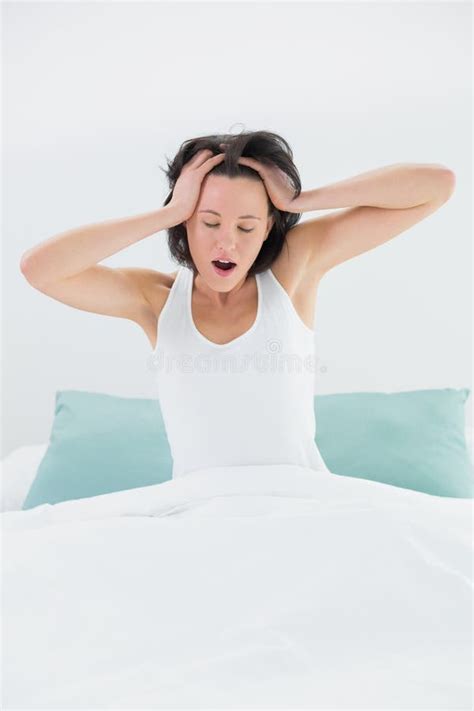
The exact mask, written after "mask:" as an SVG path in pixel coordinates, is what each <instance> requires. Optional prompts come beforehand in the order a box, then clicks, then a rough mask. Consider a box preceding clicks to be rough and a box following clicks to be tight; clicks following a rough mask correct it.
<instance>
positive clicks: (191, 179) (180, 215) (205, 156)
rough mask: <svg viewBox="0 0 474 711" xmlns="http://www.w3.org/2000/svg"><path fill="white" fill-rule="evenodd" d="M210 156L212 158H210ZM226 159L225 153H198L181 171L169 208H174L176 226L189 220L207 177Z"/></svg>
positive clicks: (203, 150) (205, 150) (209, 151)
mask: <svg viewBox="0 0 474 711" xmlns="http://www.w3.org/2000/svg"><path fill="white" fill-rule="evenodd" d="M209 155H210V157H209ZM224 158H225V153H218V154H217V155H212V151H211V150H210V149H209V148H203V149H202V150H200V151H198V152H197V153H196V155H195V156H193V157H192V158H191V160H190V161H188V162H187V163H185V164H184V165H183V167H182V169H181V173H180V174H179V177H178V180H177V181H176V183H175V186H174V190H173V195H172V198H171V201H170V202H169V204H168V206H169V207H172V208H173V214H174V215H175V216H176V224H177V225H179V224H180V223H181V222H184V221H185V220H188V219H189V218H190V217H191V215H192V214H193V213H194V210H195V209H196V205H197V202H198V200H199V194H200V192H201V184H202V181H203V179H204V177H205V175H206V174H207V173H208V172H209V171H210V170H212V168H214V166H215V165H218V164H219V163H221V162H222V160H223V159H224Z"/></svg>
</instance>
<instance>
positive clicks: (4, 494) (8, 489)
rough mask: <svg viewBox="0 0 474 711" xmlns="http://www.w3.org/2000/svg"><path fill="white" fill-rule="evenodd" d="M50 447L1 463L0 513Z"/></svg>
mask: <svg viewBox="0 0 474 711" xmlns="http://www.w3.org/2000/svg"><path fill="white" fill-rule="evenodd" d="M464 433H465V437H466V445H467V449H468V452H469V454H470V457H471V459H472V444H473V440H474V427H469V426H466V428H465V430H464ZM48 447H49V442H44V443H41V444H29V445H24V446H23V447H17V448H16V449H14V450H13V451H12V452H10V454H8V455H7V456H6V457H5V458H4V459H3V460H2V461H1V462H0V475H1V476H0V480H1V482H2V491H1V502H0V511H19V510H21V508H22V506H23V503H24V501H25V499H26V496H27V494H28V492H29V490H30V487H31V485H32V483H33V480H34V478H35V476H36V472H37V471H38V467H39V465H40V462H41V460H42V459H43V457H44V455H45V454H46V450H47V449H48Z"/></svg>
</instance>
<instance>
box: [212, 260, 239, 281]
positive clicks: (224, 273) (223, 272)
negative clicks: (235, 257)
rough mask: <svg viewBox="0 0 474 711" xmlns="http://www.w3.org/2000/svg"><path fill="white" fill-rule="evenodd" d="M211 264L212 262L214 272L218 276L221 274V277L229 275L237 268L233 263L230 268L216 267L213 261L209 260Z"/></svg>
mask: <svg viewBox="0 0 474 711" xmlns="http://www.w3.org/2000/svg"><path fill="white" fill-rule="evenodd" d="M229 261H231V260H229ZM211 264H212V268H213V269H214V272H215V273H216V274H218V276H221V277H229V276H230V275H231V274H233V273H234V272H235V270H236V269H237V264H236V265H235V267H232V269H219V267H216V265H215V264H214V262H211Z"/></svg>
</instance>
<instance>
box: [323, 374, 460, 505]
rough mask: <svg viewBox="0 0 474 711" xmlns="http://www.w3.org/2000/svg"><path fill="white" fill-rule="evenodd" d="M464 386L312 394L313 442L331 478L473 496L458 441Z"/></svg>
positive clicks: (427, 491)
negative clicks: (371, 481)
mask: <svg viewBox="0 0 474 711" xmlns="http://www.w3.org/2000/svg"><path fill="white" fill-rule="evenodd" d="M470 392H471V390H470V389H469V388H461V389H459V390H456V389H452V388H443V389H439V390H413V391H406V392H394V393H384V392H355V393H341V394H331V395H317V396H316V397H315V403H314V407H315V416H316V438H315V439H316V443H317V445H318V447H319V450H320V452H321V455H322V457H323V459H324V461H325V462H326V464H327V466H328V468H329V469H330V470H331V471H332V472H333V473H335V474H342V475H343V476H353V477H358V478H360V479H371V480H373V481H379V482H382V483H384V484H392V485H395V486H400V487H403V488H405V489H414V490H415V491H422V492H425V493H427V494H434V495H435V496H452V497H456V498H463V499H471V498H473V480H474V472H473V466H472V462H471V459H470V456H469V451H468V449H467V446H466V440H465V412H464V406H465V402H466V400H467V398H468V397H469V395H470Z"/></svg>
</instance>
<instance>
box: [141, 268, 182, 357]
mask: <svg viewBox="0 0 474 711" xmlns="http://www.w3.org/2000/svg"><path fill="white" fill-rule="evenodd" d="M147 272H148V274H147V276H146V279H145V282H144V292H145V296H146V299H147V301H148V303H149V304H150V308H149V309H148V310H147V311H146V312H145V313H143V315H142V316H141V317H140V318H139V319H137V323H138V325H139V326H140V327H141V328H142V329H143V331H144V332H145V335H146V337H147V338H148V340H149V342H150V345H151V347H152V349H155V346H156V336H157V325H158V319H159V317H160V314H161V312H162V310H163V307H164V305H165V303H166V300H167V298H168V296H169V293H170V291H171V287H172V286H173V284H174V281H175V279H176V276H177V274H178V270H176V271H174V272H171V273H166V272H159V271H156V270H152V269H149V270H147Z"/></svg>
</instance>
